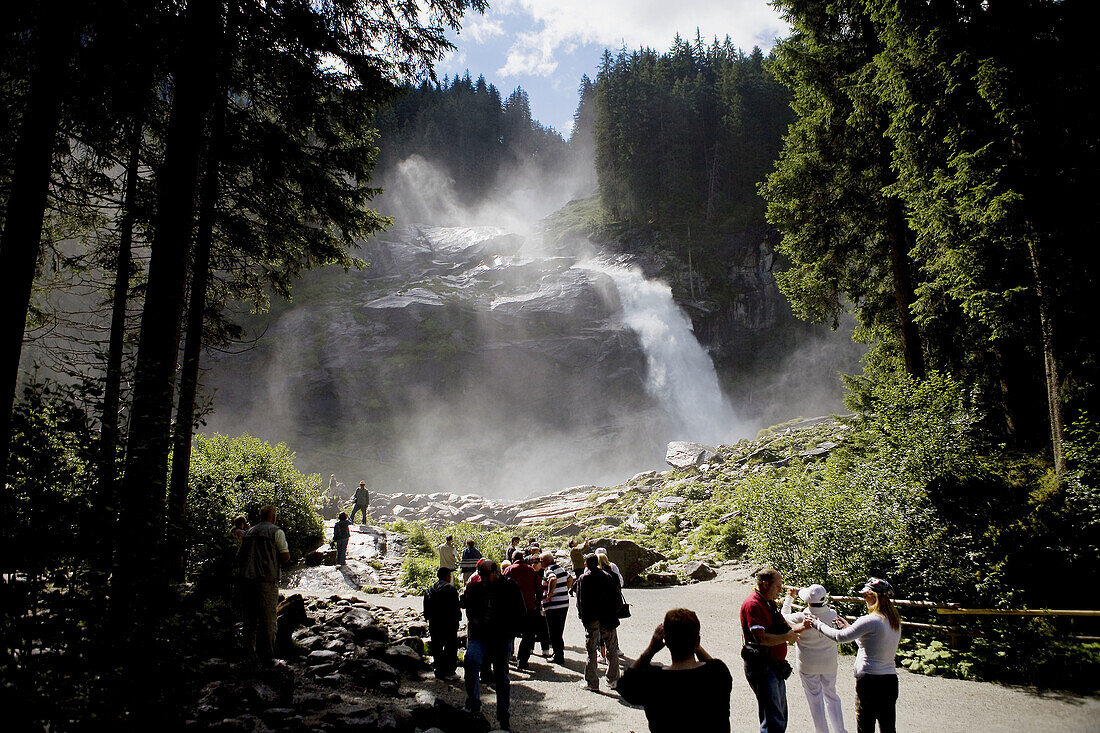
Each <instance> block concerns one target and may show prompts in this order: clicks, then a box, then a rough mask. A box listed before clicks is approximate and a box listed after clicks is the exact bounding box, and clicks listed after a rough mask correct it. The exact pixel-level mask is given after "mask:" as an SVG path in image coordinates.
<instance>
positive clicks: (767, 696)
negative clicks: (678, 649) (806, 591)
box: [741, 568, 809, 733]
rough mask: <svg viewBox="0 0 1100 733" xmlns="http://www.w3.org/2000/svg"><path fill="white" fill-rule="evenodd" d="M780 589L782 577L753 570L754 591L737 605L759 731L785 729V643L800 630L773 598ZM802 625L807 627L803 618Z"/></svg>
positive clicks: (767, 570)
mask: <svg viewBox="0 0 1100 733" xmlns="http://www.w3.org/2000/svg"><path fill="white" fill-rule="evenodd" d="M782 592H783V576H782V575H781V574H780V572H779V571H778V570H775V569H773V568H765V569H763V570H761V571H760V572H759V573H757V576H756V590H754V591H753V592H752V593H751V594H750V595H749V597H748V598H746V599H745V602H744V603H742V604H741V634H742V636H743V637H744V646H743V647H741V658H742V659H744V660H745V678H746V679H747V680H748V682H749V687H751V688H752V691H753V694H755V695H756V703H757V706H758V709H759V712H760V733H783V731H785V730H787V678H788V677H789V676H790V675H791V665H789V664H788V663H787V643H788V642H796V641H798V637H799V634H800V632H801V628H800V629H797V630H796V629H792V628H791V626H790V624H788V623H787V620H786V619H784V618H783V614H782V613H780V612H779V607H778V606H776V605H775V599H777V598H779V596H780V594H782ZM803 626H804V627H808V626H809V621H806V622H805V624H804V625H803Z"/></svg>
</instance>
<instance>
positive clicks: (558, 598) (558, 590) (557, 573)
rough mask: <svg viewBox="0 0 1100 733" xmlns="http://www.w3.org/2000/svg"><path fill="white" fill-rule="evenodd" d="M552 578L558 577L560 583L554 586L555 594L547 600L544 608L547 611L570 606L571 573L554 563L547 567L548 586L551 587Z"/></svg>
mask: <svg viewBox="0 0 1100 733" xmlns="http://www.w3.org/2000/svg"><path fill="white" fill-rule="evenodd" d="M551 578H557V579H558V583H557V585H556V586H554V595H553V596H551V597H550V598H548V599H547V600H546V603H545V604H544V605H543V608H545V609H546V610H547V611H552V610H554V609H555V608H569V583H568V580H569V573H568V572H566V571H565V570H563V569H561V568H560V567H558V565H557V563H554V564H552V565H551V566H550V567H548V568H546V583H547V588H549V584H550V579H551Z"/></svg>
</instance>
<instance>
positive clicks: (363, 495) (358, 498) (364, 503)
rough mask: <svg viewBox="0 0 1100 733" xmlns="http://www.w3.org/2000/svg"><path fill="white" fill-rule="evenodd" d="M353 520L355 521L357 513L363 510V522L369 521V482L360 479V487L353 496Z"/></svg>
mask: <svg viewBox="0 0 1100 733" xmlns="http://www.w3.org/2000/svg"><path fill="white" fill-rule="evenodd" d="M351 503H352V507H351V521H352V523H354V522H355V513H356V512H363V524H366V523H367V510H368V509H370V492H369V491H367V482H366V481H360V482H359V488H357V489H356V490H355V495H354V496H352V497H351Z"/></svg>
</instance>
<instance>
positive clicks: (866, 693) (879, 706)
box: [856, 674, 898, 733]
mask: <svg viewBox="0 0 1100 733" xmlns="http://www.w3.org/2000/svg"><path fill="white" fill-rule="evenodd" d="M897 702H898V676H897V675H896V674H865V675H863V676H862V677H858V678H856V731H857V733H874V732H875V721H876V720H877V721H878V729H879V730H880V731H882V733H894V731H896V730H897V728H895V727H894V718H895V715H896V712H897V711H896V706H897Z"/></svg>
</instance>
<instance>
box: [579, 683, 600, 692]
mask: <svg viewBox="0 0 1100 733" xmlns="http://www.w3.org/2000/svg"><path fill="white" fill-rule="evenodd" d="M581 687H582V688H583V689H585V690H588V691H589V692H599V691H600V686H599V685H598V684H596V685H590V684H588V683H587V682H585V683H584V684H583V685H581Z"/></svg>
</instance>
